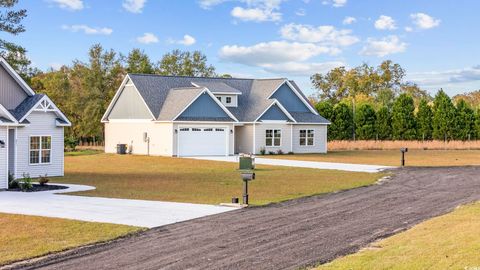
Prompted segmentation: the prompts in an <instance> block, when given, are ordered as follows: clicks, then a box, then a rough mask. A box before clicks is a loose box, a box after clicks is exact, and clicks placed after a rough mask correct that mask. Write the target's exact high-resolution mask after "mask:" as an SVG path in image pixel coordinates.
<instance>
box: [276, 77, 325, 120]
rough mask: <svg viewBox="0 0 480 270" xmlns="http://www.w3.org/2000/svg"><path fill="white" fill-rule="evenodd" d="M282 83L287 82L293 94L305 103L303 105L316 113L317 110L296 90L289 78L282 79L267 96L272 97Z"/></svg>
mask: <svg viewBox="0 0 480 270" xmlns="http://www.w3.org/2000/svg"><path fill="white" fill-rule="evenodd" d="M284 84H287V86H288V87H289V88H290V89H291V90H292V91H293V93H295V95H297V97H298V98H299V99H300V100H301V101H302V102H303V104H305V106H307V108H308V109H309V110H310V112H311V113H313V114H316V115H318V112H317V110H315V108H313V107H312V105H311V104H310V103H309V102H307V101H306V100H305V98H304V97H303V96H302V95H301V94H300V93H299V92H298V90H297V89H296V88H295V87H294V86H293V85H292V84H291V83H290V81H289V80H284V81H283V82H282V83H281V84H280V85H279V86H278V87H277V89H275V90H274V91H273V92H272V93H271V94H270V95H269V96H268V98H269V99H270V98H272V96H273V94H275V92H277V91H278V89H280V87H282V85H284Z"/></svg>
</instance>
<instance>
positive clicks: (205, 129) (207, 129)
mask: <svg viewBox="0 0 480 270" xmlns="http://www.w3.org/2000/svg"><path fill="white" fill-rule="evenodd" d="M203 131H213V128H204V129H203Z"/></svg>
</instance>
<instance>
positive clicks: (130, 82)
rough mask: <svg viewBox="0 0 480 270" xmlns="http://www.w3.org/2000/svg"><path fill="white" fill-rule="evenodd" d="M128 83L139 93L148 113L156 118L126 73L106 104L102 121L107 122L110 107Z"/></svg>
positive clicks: (110, 110)
mask: <svg viewBox="0 0 480 270" xmlns="http://www.w3.org/2000/svg"><path fill="white" fill-rule="evenodd" d="M130 85H132V86H133V88H134V89H135V91H137V93H138V95H139V96H140V98H141V99H142V102H143V104H144V105H145V107H146V108H147V110H148V112H149V113H150V115H151V116H152V120H156V119H157V118H156V117H155V116H154V115H153V113H152V110H150V107H148V105H147V103H146V102H145V99H144V98H143V96H142V95H141V94H140V92H139V91H138V89H137V87H136V86H135V84H134V83H133V81H132V80H131V79H130V77H129V76H128V74H127V75H126V76H125V78H124V79H123V81H122V84H121V85H120V87H119V88H118V89H117V92H116V93H115V95H114V96H113V99H112V101H111V102H110V104H109V105H108V107H107V110H106V111H105V113H104V114H103V116H102V120H101V122H102V123H107V122H108V121H109V120H108V115H109V114H110V113H111V112H112V109H113V107H114V105H115V103H117V100H118V98H119V97H120V94H121V93H122V92H123V89H124V88H125V86H130Z"/></svg>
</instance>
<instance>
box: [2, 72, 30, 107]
mask: <svg viewBox="0 0 480 270" xmlns="http://www.w3.org/2000/svg"><path fill="white" fill-rule="evenodd" d="M27 96H28V95H27V93H25V91H23V89H22V88H21V87H20V85H18V83H17V82H16V81H15V79H13V78H12V76H10V74H8V72H7V71H6V70H5V68H4V67H3V66H1V65H0V104H2V105H3V106H4V107H5V108H7V110H13V109H15V108H16V107H17V106H18V105H19V104H20V103H21V102H22V101H23V100H24V99H25V98H27Z"/></svg>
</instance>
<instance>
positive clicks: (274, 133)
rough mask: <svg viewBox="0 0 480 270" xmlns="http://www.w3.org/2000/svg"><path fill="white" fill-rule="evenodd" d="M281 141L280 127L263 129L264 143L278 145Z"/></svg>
mask: <svg viewBox="0 0 480 270" xmlns="http://www.w3.org/2000/svg"><path fill="white" fill-rule="evenodd" d="M281 141H282V131H281V130H280V129H267V130H265V145H266V146H280V145H281Z"/></svg>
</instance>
